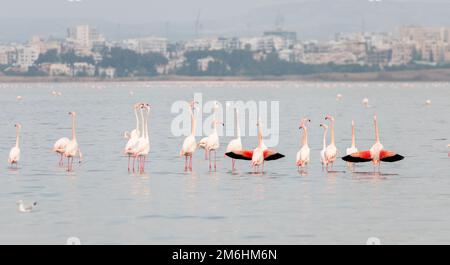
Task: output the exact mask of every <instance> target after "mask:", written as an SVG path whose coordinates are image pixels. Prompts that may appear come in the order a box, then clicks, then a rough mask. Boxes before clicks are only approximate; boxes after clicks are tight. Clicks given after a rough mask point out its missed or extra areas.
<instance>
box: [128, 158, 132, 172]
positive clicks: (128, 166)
mask: <svg viewBox="0 0 450 265" xmlns="http://www.w3.org/2000/svg"><path fill="white" fill-rule="evenodd" d="M130 160H131V157H130V155H128V172H130Z"/></svg>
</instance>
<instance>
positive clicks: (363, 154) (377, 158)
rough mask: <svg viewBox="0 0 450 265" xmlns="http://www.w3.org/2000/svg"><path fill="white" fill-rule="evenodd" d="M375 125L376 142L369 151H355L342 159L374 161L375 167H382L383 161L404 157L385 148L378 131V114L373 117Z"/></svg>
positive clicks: (348, 160) (358, 161) (394, 160)
mask: <svg viewBox="0 0 450 265" xmlns="http://www.w3.org/2000/svg"><path fill="white" fill-rule="evenodd" d="M373 122H374V127H375V143H374V144H373V145H372V147H371V148H370V149H369V150H367V151H360V152H357V153H353V154H351V155H347V156H344V157H343V158H342V159H343V160H344V161H347V162H353V163H361V162H370V161H372V163H373V165H374V167H377V168H378V172H379V169H380V164H381V162H396V161H400V160H402V159H404V157H403V156H401V155H399V154H396V153H395V152H392V151H387V150H385V149H384V147H383V145H382V144H381V142H380V135H379V131H378V121H377V116H374V117H373Z"/></svg>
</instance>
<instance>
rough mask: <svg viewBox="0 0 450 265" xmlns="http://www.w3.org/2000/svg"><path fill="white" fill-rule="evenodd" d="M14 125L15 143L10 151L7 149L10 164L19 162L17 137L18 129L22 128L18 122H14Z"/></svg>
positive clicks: (18, 134)
mask: <svg viewBox="0 0 450 265" xmlns="http://www.w3.org/2000/svg"><path fill="white" fill-rule="evenodd" d="M14 127H16V145H15V146H14V147H13V148H11V151H9V158H8V163H9V164H11V166H12V165H16V168H17V165H18V164H19V160H20V147H19V139H20V130H21V129H22V125H20V124H19V123H16V124H15V125H14Z"/></svg>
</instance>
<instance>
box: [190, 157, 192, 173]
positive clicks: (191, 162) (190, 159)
mask: <svg viewBox="0 0 450 265" xmlns="http://www.w3.org/2000/svg"><path fill="white" fill-rule="evenodd" d="M189 169H190V170H191V171H192V155H191V156H189Z"/></svg>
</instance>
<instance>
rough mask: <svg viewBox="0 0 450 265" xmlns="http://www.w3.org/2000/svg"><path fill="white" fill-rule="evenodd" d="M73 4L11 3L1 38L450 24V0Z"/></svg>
mask: <svg viewBox="0 0 450 265" xmlns="http://www.w3.org/2000/svg"><path fill="white" fill-rule="evenodd" d="M71 1H72V0H70V1H69V0H40V1H31V0H15V1H12V0H6V1H5V0H4V2H5V3H2V9H0V41H24V40H26V39H28V38H30V37H31V36H33V35H40V36H43V37H48V36H55V37H64V36H65V33H66V28H67V27H68V26H71V25H74V24H80V23H83V24H84V23H87V24H91V25H93V26H95V27H97V28H98V29H99V31H100V32H101V33H103V34H104V35H105V36H106V37H108V38H111V39H115V38H126V37H139V36H148V35H159V36H164V37H167V38H169V39H171V40H179V39H189V38H193V37H196V36H200V37H201V36H211V35H222V36H242V35H258V34H261V32H262V31H263V30H269V29H274V28H275V27H276V25H279V26H281V27H283V28H285V29H287V30H292V31H296V32H298V33H299V37H300V38H329V37H331V36H332V35H333V34H334V33H336V32H349V31H361V30H367V31H391V30H393V29H395V27H397V26H400V25H403V24H418V25H443V26H446V25H448V26H450V17H448V15H447V14H446V10H449V9H450V3H449V2H448V1H438V0H435V1H425V0H403V1H402V0H382V1H380V2H370V1H369V0H246V1H242V0H241V1H238V0H229V1H219V0H209V1H208V0H191V1H180V0H167V1H156V0H129V1H126V2H125V1H124V2H122V1H121V2H111V1H107V0H80V1H81V2H75V1H76V0H73V1H72V2H71ZM24 7H26V8H24ZM424 9H426V10H427V12H423V10H424ZM197 20H198V25H199V27H198V32H199V34H197V35H196V34H195V32H196V31H195V23H196V21H197ZM276 21H278V24H277V22H276Z"/></svg>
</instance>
